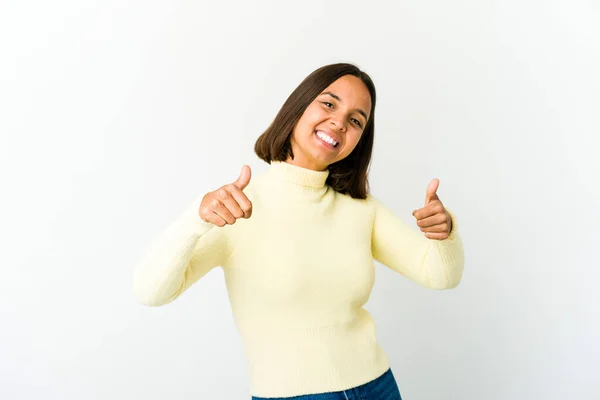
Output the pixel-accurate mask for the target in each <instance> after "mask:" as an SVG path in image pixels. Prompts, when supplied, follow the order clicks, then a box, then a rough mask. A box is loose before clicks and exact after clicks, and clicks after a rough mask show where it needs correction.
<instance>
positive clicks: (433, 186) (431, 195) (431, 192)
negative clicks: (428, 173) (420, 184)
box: [425, 179, 440, 205]
mask: <svg viewBox="0 0 600 400" xmlns="http://www.w3.org/2000/svg"><path fill="white" fill-rule="evenodd" d="M439 187H440V180H439V179H432V180H431V182H429V186H427V191H426V194H425V205H427V204H429V203H431V202H432V201H434V200H438V195H437V193H436V192H437V190H438V188H439Z"/></svg>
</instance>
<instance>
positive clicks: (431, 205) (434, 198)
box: [412, 179, 452, 240]
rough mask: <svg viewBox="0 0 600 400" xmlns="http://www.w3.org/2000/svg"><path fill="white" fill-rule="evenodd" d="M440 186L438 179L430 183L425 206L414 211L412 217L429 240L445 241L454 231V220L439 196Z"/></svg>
mask: <svg viewBox="0 0 600 400" xmlns="http://www.w3.org/2000/svg"><path fill="white" fill-rule="evenodd" d="M439 186H440V181H439V180H438V179H433V180H432V181H431V182H429V186H427V190H426V192H425V206H424V207H423V208H420V209H418V210H415V211H413V213H412V215H413V217H415V218H416V219H417V225H418V226H419V228H421V232H425V236H426V237H427V238H429V239H435V240H444V239H446V238H448V236H449V235H450V231H451V230H452V218H451V217H450V214H449V213H448V211H446V208H444V205H443V204H442V202H441V201H440V199H439V197H438V195H437V190H438V188H439Z"/></svg>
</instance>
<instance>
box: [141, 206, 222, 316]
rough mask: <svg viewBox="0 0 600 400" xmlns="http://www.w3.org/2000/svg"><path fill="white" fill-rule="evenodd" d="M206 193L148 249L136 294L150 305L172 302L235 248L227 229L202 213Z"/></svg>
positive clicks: (142, 262) (142, 263) (143, 259)
mask: <svg viewBox="0 0 600 400" xmlns="http://www.w3.org/2000/svg"><path fill="white" fill-rule="evenodd" d="M201 200H202V196H201V197H198V198H197V199H195V200H194V202H192V204H190V205H189V206H188V207H187V208H186V209H185V211H184V212H183V213H182V214H181V215H180V216H179V217H178V218H177V219H176V220H175V221H173V222H172V223H171V224H170V225H169V226H168V227H167V229H166V230H164V231H163V232H162V233H161V234H160V235H158V236H157V237H156V238H155V239H154V240H153V242H152V243H151V244H150V245H149V246H148V247H147V248H146V249H145V250H144V252H143V254H142V256H141V259H140V260H139V262H138V264H137V266H136V268H135V272H134V279H133V282H134V285H133V286H134V294H135V296H136V298H137V300H138V301H139V302H140V303H142V304H145V305H149V306H161V305H164V304H167V303H170V302H172V301H173V300H175V299H176V298H177V297H179V296H180V295H181V294H182V293H183V292H184V291H185V290H186V289H188V288H189V287H190V286H191V285H192V284H194V283H195V282H196V281H198V280H199V279H200V278H201V277H203V276H204V275H206V274H207V273H208V272H209V271H210V270H211V269H213V268H214V267H216V266H219V265H222V263H223V262H224V261H225V260H226V259H227V257H228V255H229V253H230V251H231V249H230V245H229V240H228V238H227V235H226V230H225V229H223V228H220V227H218V226H215V225H213V224H212V223H209V222H204V221H202V219H201V218H200V215H199V214H198V209H199V206H200V202H201Z"/></svg>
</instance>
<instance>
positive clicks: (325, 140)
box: [287, 75, 371, 171]
mask: <svg viewBox="0 0 600 400" xmlns="http://www.w3.org/2000/svg"><path fill="white" fill-rule="evenodd" d="M370 111H371V95H370V94H369V90H368V89H367V87H366V86H365V84H364V83H363V82H362V81H361V80H360V78H357V77H356V76H354V75H345V76H343V77H341V78H339V79H338V80H337V81H335V82H333V83H332V84H331V85H329V86H328V87H327V88H326V89H325V90H324V91H323V92H322V93H321V94H319V95H318V96H317V98H316V99H315V100H313V102H312V103H311V104H310V105H309V106H308V108H307V109H306V110H305V111H304V113H303V114H302V116H301V117H300V119H299V120H298V122H297V123H296V125H295V127H294V131H293V132H292V136H291V138H290V143H291V146H292V152H293V153H294V159H293V160H292V159H291V158H289V159H288V160H287V162H289V163H291V164H294V165H298V166H300V167H304V168H308V169H312V170H316V171H323V170H325V169H327V167H328V166H329V165H331V164H333V163H335V162H337V161H340V160H342V159H344V158H345V157H347V156H348V155H349V154H350V153H351V152H352V150H354V148H355V147H356V145H357V144H358V141H359V140H360V137H361V135H362V133H363V129H364V128H365V126H366V124H367V121H368V119H369V117H370V115H369V113H370Z"/></svg>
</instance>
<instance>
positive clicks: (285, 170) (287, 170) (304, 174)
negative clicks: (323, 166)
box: [269, 161, 329, 189]
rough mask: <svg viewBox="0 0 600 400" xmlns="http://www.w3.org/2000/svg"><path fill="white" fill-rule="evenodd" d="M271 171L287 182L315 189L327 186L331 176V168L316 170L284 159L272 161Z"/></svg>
mask: <svg viewBox="0 0 600 400" xmlns="http://www.w3.org/2000/svg"><path fill="white" fill-rule="evenodd" d="M269 171H270V173H271V174H273V175H275V176H276V177H278V178H281V179H283V180H285V181H287V182H290V183H293V184H296V185H299V186H305V187H310V188H314V189H321V188H323V187H325V181H326V180H327V177H328V176H329V170H325V171H315V170H312V169H308V168H304V167H299V166H297V165H294V164H290V163H287V162H284V161H271V167H270V169H269Z"/></svg>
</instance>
